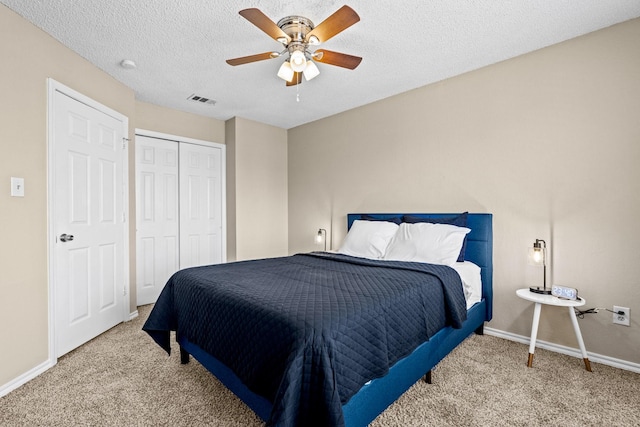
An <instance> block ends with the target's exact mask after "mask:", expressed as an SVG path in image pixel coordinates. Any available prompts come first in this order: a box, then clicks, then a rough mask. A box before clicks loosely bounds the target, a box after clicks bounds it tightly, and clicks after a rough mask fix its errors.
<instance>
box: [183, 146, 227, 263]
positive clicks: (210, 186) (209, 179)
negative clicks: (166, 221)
mask: <svg viewBox="0 0 640 427" xmlns="http://www.w3.org/2000/svg"><path fill="white" fill-rule="evenodd" d="M179 151H180V268H187V267H192V266H197V265H207V264H218V263H221V262H223V252H224V251H223V242H224V239H223V233H222V231H223V203H222V200H223V183H224V181H223V173H222V172H223V171H222V158H223V157H222V150H221V149H220V148H216V147H210V146H204V145H197V144H185V143H181V144H180V148H179Z"/></svg>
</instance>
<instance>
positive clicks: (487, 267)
mask: <svg viewBox="0 0 640 427" xmlns="http://www.w3.org/2000/svg"><path fill="white" fill-rule="evenodd" d="M362 215H369V216H371V217H373V218H377V219H389V218H393V217H399V216H402V215H411V216H415V217H420V218H450V217H454V216H456V215H459V214H450V213H449V214H447V213H419V214H415V213H404V214H397V213H385V214H375V213H366V214H355V213H352V214H348V215H347V229H350V228H351V225H352V224H353V221H355V220H357V219H360V218H361V216H362ZM467 227H468V228H470V229H471V232H470V233H469V234H468V235H467V248H466V251H465V255H464V258H465V260H466V261H471V262H473V263H474V264H476V265H478V266H479V267H480V268H481V275H482V298H483V299H485V300H486V303H487V317H486V320H487V321H489V320H491V318H492V316H493V215H492V214H488V213H470V214H469V215H468V217H467Z"/></svg>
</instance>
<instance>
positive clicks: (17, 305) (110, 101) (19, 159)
mask: <svg viewBox="0 0 640 427" xmlns="http://www.w3.org/2000/svg"><path fill="white" fill-rule="evenodd" d="M0 52H2V58H3V60H2V65H1V66H0V81H1V82H2V83H1V84H2V87H1V93H2V96H1V97H0V117H2V126H0V144H1V145H0V150H1V152H2V154H3V155H0V182H4V183H5V184H6V187H5V189H6V192H5V191H1V192H0V224H2V225H1V229H0V235H1V236H2V240H1V241H0V243H1V244H0V342H1V343H3V344H2V345H1V348H2V351H0V387H2V386H4V385H5V384H8V383H9V382H10V381H13V380H15V379H16V378H18V377H19V376H21V375H23V374H25V373H26V372H29V371H30V370H32V369H35V368H36V367H38V366H39V365H41V364H43V363H45V362H46V361H47V359H48V275H47V259H48V258H47V256H48V255H47V122H46V114H47V78H53V79H55V80H57V81H58V82H60V83H62V84H64V85H67V86H69V87H71V88H72V89H74V90H76V91H78V92H80V93H82V94H84V95H86V96H88V97H90V98H92V99H94V100H96V101H98V102H100V103H102V104H104V105H106V106H108V107H110V108H112V109H114V110H116V111H118V112H120V113H122V114H123V115H125V116H127V117H128V118H129V138H130V139H131V140H133V136H134V129H135V128H141V129H147V130H153V131H157V132H164V133H169V134H173V135H179V136H185V137H189V138H195V139H202V140H207V141H214V142H219V143H223V142H224V139H225V135H224V130H225V129H224V122H222V121H219V120H214V119H210V118H206V117H203V116H198V115H195V114H189V113H183V112H179V111H176V110H172V109H168V108H163V107H158V106H155V105H152V104H147V103H143V102H136V100H135V94H134V92H133V91H132V90H131V89H129V88H127V87H126V86H124V85H123V84H121V83H119V82H117V81H116V80H115V79H113V78H111V77H110V76H108V75H107V74H105V73H104V72H102V71H100V70H99V69H98V68H96V67H95V66H93V65H91V64H90V63H89V62H87V61H85V60H84V59H82V58H81V57H79V56H78V55H76V54H75V53H73V52H72V51H71V50H69V49H67V48H66V47H64V46H62V45H61V44H60V43H58V42H57V41H56V40H54V39H53V38H52V37H50V36H49V35H47V34H46V33H44V32H42V31H41V30H39V29H37V28H36V27H35V26H33V25H31V24H30V23H28V22H27V21H25V20H24V19H22V18H21V17H19V16H18V15H16V14H15V13H13V12H12V11H10V10H9V9H7V8H6V7H5V6H3V5H0ZM285 155H286V153H285ZM134 159H135V158H134V145H133V144H130V145H129V172H130V174H129V190H130V197H129V207H130V215H129V218H130V222H129V224H130V230H129V231H130V241H131V242H130V243H131V245H130V248H129V250H130V255H131V262H130V285H131V289H130V292H131V293H130V296H131V301H130V311H131V312H133V311H135V309H136V303H135V295H136V290H135V181H134V177H135V174H134V173H133V171H134V169H133V167H134ZM11 176H18V177H23V178H24V179H25V197H24V198H16V197H10V195H9V179H10V177H11ZM285 188H286V185H285Z"/></svg>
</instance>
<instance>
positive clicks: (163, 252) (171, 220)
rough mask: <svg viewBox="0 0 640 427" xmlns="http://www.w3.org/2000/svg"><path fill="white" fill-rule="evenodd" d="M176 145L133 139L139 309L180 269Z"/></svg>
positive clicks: (166, 141) (146, 138) (152, 140)
mask: <svg viewBox="0 0 640 427" xmlns="http://www.w3.org/2000/svg"><path fill="white" fill-rule="evenodd" d="M178 215H179V211H178V143H177V142H176V141H168V140H165V139H159V138H149V137H147V136H142V135H137V136H136V230H137V231H136V259H137V262H136V265H137V270H136V276H137V277H136V284H137V285H136V286H137V297H138V305H144V304H151V303H154V302H156V300H157V299H158V296H159V295H160V291H162V288H163V287H164V285H165V283H166V282H167V280H168V279H169V277H170V276H171V275H172V274H173V273H175V272H176V271H178V267H179V264H178V262H179V254H180V252H179V243H180V242H179V235H178V227H179V221H178V218H179V216H178Z"/></svg>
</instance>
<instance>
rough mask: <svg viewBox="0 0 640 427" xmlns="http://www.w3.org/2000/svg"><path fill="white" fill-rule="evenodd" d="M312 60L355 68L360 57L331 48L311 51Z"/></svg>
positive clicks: (358, 63) (360, 59)
mask: <svg viewBox="0 0 640 427" xmlns="http://www.w3.org/2000/svg"><path fill="white" fill-rule="evenodd" d="M313 60H314V61H317V62H322V63H323V64H329V65H337V66H338V67H342V68H348V69H350V70H353V69H355V68H356V67H357V66H358V65H360V62H361V61H362V58H360V57H359V56H353V55H347V54H346V53H340V52H334V51H332V50H325V49H318V50H316V51H315V52H314V53H313Z"/></svg>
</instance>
